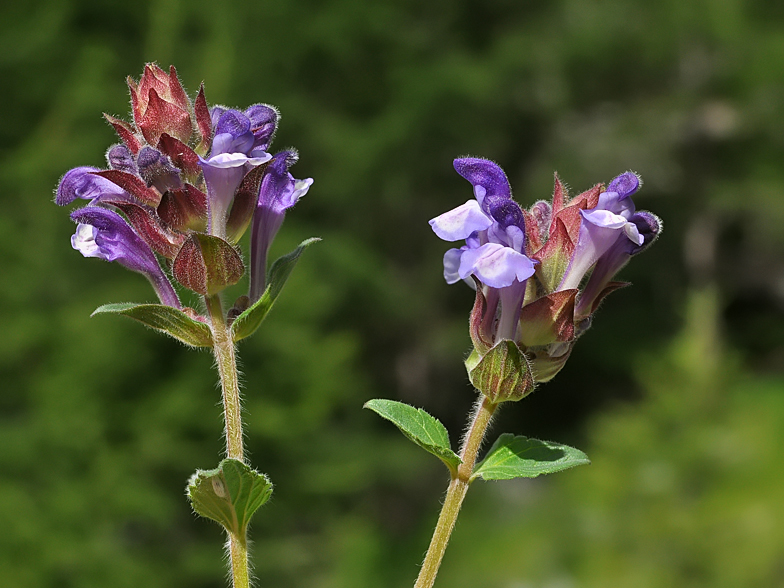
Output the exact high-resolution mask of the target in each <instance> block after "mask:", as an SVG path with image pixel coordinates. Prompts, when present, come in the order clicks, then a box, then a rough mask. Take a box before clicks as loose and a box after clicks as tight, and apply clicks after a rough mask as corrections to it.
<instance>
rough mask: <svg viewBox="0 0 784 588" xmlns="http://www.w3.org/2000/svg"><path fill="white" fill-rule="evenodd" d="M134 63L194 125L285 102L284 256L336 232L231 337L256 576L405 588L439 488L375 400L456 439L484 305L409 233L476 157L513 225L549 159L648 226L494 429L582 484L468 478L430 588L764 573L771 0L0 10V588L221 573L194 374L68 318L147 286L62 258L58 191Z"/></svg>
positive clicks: (215, 447) (780, 274)
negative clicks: (372, 404) (241, 394)
mask: <svg viewBox="0 0 784 588" xmlns="http://www.w3.org/2000/svg"><path fill="white" fill-rule="evenodd" d="M152 60H155V61H157V62H158V63H160V64H161V65H162V66H164V67H165V66H168V65H169V63H174V64H175V65H176V66H177V68H178V71H179V73H180V77H181V79H182V81H183V83H184V84H185V86H186V88H187V89H188V90H189V91H191V92H194V91H195V90H196V89H197V88H198V85H199V83H200V82H201V81H202V80H203V81H204V82H205V86H206V92H207V99H208V101H210V102H211V103H213V104H214V103H223V104H228V105H232V106H239V107H245V106H247V105H249V104H252V103H254V102H260V101H261V102H268V103H272V104H275V105H277V106H278V107H279V108H280V110H281V112H282V114H283V118H282V122H281V126H280V129H279V132H278V135H277V138H276V141H275V147H277V148H278V149H280V148H284V147H287V146H296V147H297V148H298V149H299V150H300V153H301V161H300V163H299V164H298V165H297V166H296V168H295V169H294V173H295V175H296V176H297V177H311V176H312V177H313V178H314V179H315V184H314V186H313V188H312V189H311V191H310V192H309V193H308V195H307V197H306V198H305V199H303V200H302V201H301V202H300V203H299V204H298V205H297V207H296V208H295V209H293V210H292V211H291V212H290V213H289V215H288V218H287V220H286V223H285V224H284V227H283V229H282V231H281V233H280V235H279V237H278V240H277V241H276V243H275V246H274V251H273V254H282V253H284V252H286V251H288V250H289V249H291V248H293V247H294V246H295V245H296V243H298V242H299V241H300V240H302V239H304V238H306V237H310V236H313V235H317V236H321V237H323V239H324V241H323V243H320V244H318V245H317V246H314V247H312V248H311V249H310V250H308V251H307V253H306V254H305V255H304V256H303V258H302V260H301V262H300V264H299V266H298V267H297V268H296V270H295V272H294V275H293V276H292V278H291V280H290V282H289V284H288V285H287V287H286V289H285V290H284V292H283V295H282V296H281V298H280V301H279V304H278V305H277V306H276V307H275V309H274V311H273V313H272V315H271V316H270V318H269V319H268V321H267V322H266V323H265V324H264V326H263V329H262V330H261V331H260V333H259V334H257V335H256V336H255V337H254V338H253V339H250V340H248V341H245V342H243V343H242V344H241V345H240V357H241V361H242V370H243V374H244V376H243V377H244V381H245V396H246V404H245V406H246V415H247V420H246V422H247V445H248V448H249V450H250V457H251V460H252V462H253V464H254V465H255V466H256V467H258V468H259V469H260V470H262V471H264V472H267V473H268V474H269V475H270V477H271V478H272V480H273V481H274V482H275V484H276V490H275V495H274V497H273V500H272V502H271V503H270V504H268V505H267V506H266V507H265V508H264V509H263V510H262V511H260V512H259V513H258V515H257V517H256V519H255V521H254V524H253V528H252V537H253V539H254V540H255V543H254V545H253V548H252V554H253V561H254V563H255V568H256V572H257V575H258V577H259V582H258V585H259V586H275V587H279V588H288V587H291V588H293V587H297V588H332V587H334V588H368V587H370V586H373V587H379V588H382V587H393V586H394V587H399V586H409V585H411V584H412V583H413V579H414V577H415V575H416V573H417V564H418V563H419V562H420V561H421V557H422V555H423V553H424V550H425V548H426V545H427V542H428V539H429V535H430V532H431V529H432V526H433V524H434V521H435V517H436V514H437V510H438V507H439V500H440V498H441V496H442V492H443V490H444V488H445V485H446V482H447V479H446V472H445V470H444V469H443V466H442V465H441V464H440V463H438V461H437V460H436V459H435V458H433V457H432V456H429V455H427V454H425V453H424V452H422V451H420V450H418V449H417V448H416V447H414V446H413V445H412V444H410V443H408V442H407V441H406V440H405V439H404V438H403V437H401V436H400V435H399V434H398V433H397V431H395V430H394V428H393V427H392V426H391V425H389V424H388V423H386V422H383V421H381V420H380V419H378V418H377V417H376V416H375V415H373V414H371V413H370V412H368V411H363V410H361V406H362V404H363V402H365V401H366V400H368V399H370V398H373V397H385V398H392V399H396V400H402V401H405V402H409V403H412V404H415V405H417V406H420V407H423V408H425V409H427V410H428V411H429V412H430V413H432V414H434V415H435V416H437V417H438V418H440V419H441V420H442V421H443V422H444V423H445V424H446V425H447V427H448V428H449V430H450V432H451V436H452V440H453V444H456V443H457V439H458V437H459V435H460V433H461V430H462V426H463V421H464V415H465V413H466V411H467V410H468V408H469V407H470V405H471V403H472V400H473V396H474V394H473V392H472V390H471V389H470V387H469V386H468V384H467V380H466V376H465V372H464V369H463V367H462V364H461V361H462V359H463V357H464V354H465V352H466V351H467V350H468V348H469V345H470V341H469V338H468V336H467V330H466V326H467V313H468V311H469V309H470V307H471V304H472V301H473V296H472V293H471V292H470V290H469V289H468V288H466V287H464V286H462V285H460V284H458V285H454V286H451V287H448V286H447V285H446V284H445V283H444V282H443V279H442V277H441V271H442V268H441V256H442V254H443V252H444V251H445V250H446V249H447V248H448V245H447V244H446V243H444V242H442V241H440V240H439V239H438V238H436V237H435V235H433V234H432V232H431V231H430V229H429V227H428V225H427V221H428V219H430V218H432V217H433V216H435V215H437V214H440V213H441V212H443V211H445V210H447V209H449V208H452V207H454V206H456V205H458V204H461V203H462V202H464V201H465V200H467V199H468V198H470V196H471V189H470V186H469V185H468V184H467V183H466V182H465V181H464V180H463V179H462V178H460V177H459V176H458V175H457V174H456V173H455V172H454V171H453V169H452V165H451V162H452V159H453V158H454V157H457V156H460V155H465V154H471V155H475V156H482V157H487V158H491V159H493V160H495V161H497V162H498V163H500V164H501V165H502V166H503V167H504V169H505V170H506V171H507V173H508V175H509V178H510V180H511V183H512V186H513V189H514V193H515V197H516V198H517V200H518V201H519V202H520V203H521V204H523V205H524V206H527V205H530V204H531V203H533V202H534V201H535V200H537V199H540V198H547V197H548V196H549V194H550V193H551V190H552V173H553V171H554V170H558V172H559V173H560V174H561V177H562V178H563V179H564V180H565V181H566V182H568V183H569V184H570V185H571V186H572V187H573V188H574V189H575V190H582V189H585V188H588V187H590V186H592V185H593V184H594V183H596V182H599V181H605V182H606V181H609V180H610V179H611V178H612V177H613V176H615V175H617V174H618V173H621V172H623V171H625V170H627V169H634V170H635V171H637V172H639V173H640V174H641V175H642V177H643V179H644V180H645V185H644V187H643V189H642V191H641V192H640V194H639V196H638V197H636V202H637V204H638V206H639V207H640V208H645V209H650V210H652V211H654V212H656V213H657V214H658V215H659V216H661V217H662V218H663V219H664V223H665V231H664V234H663V236H662V238H661V239H660V241H659V242H658V243H657V244H656V245H655V246H654V247H653V248H652V249H651V250H650V251H649V252H646V253H645V254H643V255H642V256H640V257H638V258H635V259H634V260H633V263H632V264H630V266H629V267H628V268H626V269H625V270H624V271H623V273H622V276H621V277H622V278H623V279H627V280H630V281H632V282H634V287H633V288H629V289H626V290H623V291H621V292H619V293H616V294H614V295H613V296H612V297H611V298H610V299H609V300H608V302H607V303H606V304H605V305H604V306H603V307H602V309H601V310H600V312H599V314H598V316H597V317H596V318H597V320H596V321H595V326H594V327H593V328H592V330H591V331H589V332H588V333H587V334H586V335H585V336H584V338H583V339H582V340H581V341H580V343H579V344H578V345H577V347H576V349H575V351H574V353H573V355H572V358H571V359H570V361H569V363H568V364H567V366H566V368H565V369H564V371H563V372H562V373H561V374H560V375H559V376H558V378H556V379H555V380H554V381H553V382H552V383H549V384H547V385H545V386H542V387H541V389H540V390H539V391H537V392H536V393H535V394H534V395H533V396H532V397H529V398H527V399H526V400H525V401H523V402H520V403H518V404H516V405H513V406H508V407H505V408H504V410H503V411H502V414H501V416H500V418H499V419H498V421H497V422H496V426H495V428H494V432H495V433H496V434H497V433H501V432H512V433H518V434H526V435H529V436H536V437H541V438H545V439H551V440H554V441H560V442H565V443H570V444H573V445H576V446H578V447H580V448H581V449H583V450H585V451H586V452H587V453H588V454H589V456H591V458H592V459H593V465H591V466H590V467H583V468H579V469H577V470H573V471H569V472H566V473H563V474H559V475H558V476H553V477H552V478H549V479H548V478H545V479H537V480H533V481H517V482H498V483H485V484H482V483H477V484H476V485H475V487H474V488H473V489H472V491H471V493H469V495H468V499H467V502H466V507H465V510H464V512H463V516H462V518H461V520H460V522H459V523H458V527H457V530H456V533H455V536H454V539H453V543H452V546H451V547H450V550H449V551H448V552H447V556H446V559H445V562H444V567H443V571H442V574H441V577H440V579H439V582H438V584H437V585H438V586H440V587H441V588H469V587H471V588H534V587H535V588H572V587H594V586H596V587H603V588H606V587H635V588H636V587H641V588H647V587H657V588H658V587H662V588H665V587H672V586H677V587H681V586H683V587H706V588H707V587H719V588H722V587H727V588H730V587H738V586H744V587H766V588H767V587H782V586H784V466H782V455H783V454H784V312H783V310H784V261H783V260H784V257H783V256H782V252H783V250H784V231H782V225H783V223H784V8H782V5H781V3H779V2H773V1H767V2H765V1H761V0H758V1H751V0H749V1H746V2H744V1H741V0H704V1H688V0H687V1H684V0H662V1H659V2H655V3H654V2H646V1H644V0H636V1H633V0H619V1H617V2H610V1H584V0H553V1H550V2H531V1H524V0H491V1H484V2H479V1H464V2H452V1H447V0H430V1H426V2H423V1H421V0H416V1H413V0H399V1H392V0H376V1H374V2H357V1H356V0H337V1H333V2H317V1H310V2H304V1H291V2H230V1H228V2H222V3H213V2H205V1H203V0H191V1H190V2H185V1H182V0H160V1H158V2H125V3H119V2H103V1H97V0H93V1H90V0H81V1H65V0H30V1H27V2H19V3H14V4H10V3H5V4H4V5H3V8H2V9H0V80H2V83H1V84H0V85H1V87H2V89H1V90H0V113H2V114H1V115H0V117H1V118H0V120H1V121H2V124H0V187H1V189H2V191H1V192H0V194H1V196H0V198H2V213H1V214H0V260H1V261H0V264H2V265H0V269H2V273H1V274H0V276H1V277H0V308H2V311H0V313H1V314H0V329H1V332H2V337H0V387H1V388H2V392H1V393H0V583H2V584H3V585H7V586H14V587H26V586H32V587H37V586H42V587H74V588H77V587H78V588H83V587H84V588H87V587H102V588H104V587H106V588H108V587H136V588H138V587H142V586H144V587H151V588H156V587H164V586H165V587H167V588H174V587H189V588H197V587H204V588H206V587H213V586H215V587H217V586H224V585H225V584H226V579H225V576H226V573H225V569H224V562H223V559H222V552H221V543H222V541H223V538H222V536H221V533H220V532H219V529H218V527H217V526H216V525H214V524H213V523H210V522H208V521H205V520H199V519H196V518H195V517H194V516H193V515H192V514H191V512H190V509H189V507H188V505H187V503H186V501H185V497H184V486H185V482H186V480H187V478H188V477H189V476H190V474H191V473H192V472H193V471H194V470H195V469H196V468H197V467H198V468H210V467H214V466H215V465H216V464H217V462H218V460H219V457H220V454H221V451H222V437H221V430H222V422H221V416H220V409H219V406H218V403H219V393H218V390H217V388H216V376H215V375H214V372H213V371H212V359H211V357H210V355H209V354H208V353H206V352H201V353H197V352H193V351H190V350H187V349H185V348H183V347H181V346H179V345H178V344H177V343H175V342H173V341H172V340H169V339H165V338H163V337H160V336H157V335H156V334H154V333H152V332H151V331H148V330H145V329H143V328H142V327H141V326H140V325H138V324H135V323H133V322H132V321H130V320H125V319H119V318H113V317H99V318H93V319H91V318H89V315H90V313H91V312H92V310H93V309H94V308H96V307H97V306H99V305H101V304H104V303H107V302H123V301H138V302H141V301H150V300H151V299H152V291H151V290H150V288H149V286H148V284H147V283H146V282H145V280H143V279H142V278H141V277H139V276H138V275H136V274H132V273H130V272H127V271H125V270H123V269H122V268H121V267H119V266H115V265H111V264H106V263H102V262H100V261H98V260H94V259H89V260H86V259H83V258H82V257H81V256H80V255H79V254H78V253H77V252H75V251H73V250H72V249H71V247H70V245H69V236H70V234H71V233H72V231H73V229H74V226H73V224H72V223H71V222H70V220H69V219H68V211H66V210H63V209H59V208H58V207H56V206H55V205H54V204H53V202H52V194H53V190H54V187H55V186H56V184H57V182H58V179H59V177H60V176H61V175H62V174H63V173H64V172H65V171H66V170H68V169H69V168H71V167H74V166H76V165H96V166H101V165H103V153H104V152H105V150H106V149H107V147H108V146H109V145H110V144H112V143H113V142H115V141H116V139H115V137H114V134H113V132H112V130H111V128H110V127H109V126H108V125H107V124H106V123H105V122H104V121H103V119H102V118H101V112H104V111H105V112H109V113H111V114H115V115H118V116H122V117H127V113H128V110H129V104H128V98H127V93H126V88H125V83H124V78H125V76H126V75H132V76H134V77H138V76H139V75H140V74H141V71H142V68H143V65H144V63H145V62H146V61H152ZM238 293H240V290H238V291H237V292H236V293H235V294H238ZM190 302H191V303H192V304H194V305H195V304H197V302H196V301H195V300H191V301H190Z"/></svg>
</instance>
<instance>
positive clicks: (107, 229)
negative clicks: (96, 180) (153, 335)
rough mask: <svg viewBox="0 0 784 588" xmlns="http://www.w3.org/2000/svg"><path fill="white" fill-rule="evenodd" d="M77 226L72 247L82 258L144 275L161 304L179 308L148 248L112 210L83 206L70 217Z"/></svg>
mask: <svg viewBox="0 0 784 588" xmlns="http://www.w3.org/2000/svg"><path fill="white" fill-rule="evenodd" d="M71 219H72V220H73V221H74V222H76V223H78V225H77V227H76V232H75V233H74V235H73V236H72V237H71V246H72V247H73V248H74V249H76V250H77V251H79V252H80V253H81V254H82V255H84V256H85V257H98V258H100V259H104V260H106V261H116V262H118V263H119V264H120V265H122V266H124V267H126V268H128V269H129V270H132V271H135V272H138V273H140V274H142V275H144V276H145V277H146V278H147V279H148V280H149V281H150V283H151V284H152V286H153V288H155V291H156V293H157V294H158V297H159V298H160V300H161V302H162V303H163V304H166V305H167V306H173V307H175V308H181V304H180V300H179V298H178V297H177V293H176V292H175V291H174V288H172V285H171V282H169V279H168V278H167V277H166V275H165V274H164V273H163V270H161V266H160V265H159V264H158V260H157V259H156V257H155V254H153V252H152V249H150V246H149V245H147V243H145V242H144V241H143V240H142V239H141V237H139V236H138V235H137V234H136V233H135V232H134V230H133V229H132V228H131V227H130V226H128V224H127V223H126V222H125V220H124V219H123V218H122V217H121V216H120V215H119V214H117V213H116V212H115V211H113V210H109V209H108V208H102V207H100V206H85V207H84V208H80V209H78V210H76V211H74V212H73V213H71Z"/></svg>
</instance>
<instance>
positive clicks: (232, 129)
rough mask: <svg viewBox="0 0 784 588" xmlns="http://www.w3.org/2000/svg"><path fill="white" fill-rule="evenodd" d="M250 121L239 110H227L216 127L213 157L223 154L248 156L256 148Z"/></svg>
mask: <svg viewBox="0 0 784 588" xmlns="http://www.w3.org/2000/svg"><path fill="white" fill-rule="evenodd" d="M254 141H255V138H254V136H253V133H252V132H251V122H250V119H249V118H248V117H247V116H245V115H244V114H243V113H241V112H240V111H239V110H226V111H224V112H223V113H222V114H221V115H220V118H219V119H218V123H217V125H216V126H215V138H214V139H213V140H212V151H211V152H210V154H211V155H212V156H216V155H219V154H221V153H243V154H245V155H247V154H248V153H250V151H251V149H253V147H254Z"/></svg>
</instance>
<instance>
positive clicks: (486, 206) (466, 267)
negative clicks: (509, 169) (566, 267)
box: [430, 158, 535, 341]
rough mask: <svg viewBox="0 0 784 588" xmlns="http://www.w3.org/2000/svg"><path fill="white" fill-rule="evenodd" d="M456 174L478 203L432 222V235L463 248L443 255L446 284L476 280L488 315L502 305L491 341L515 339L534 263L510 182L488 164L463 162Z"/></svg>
mask: <svg viewBox="0 0 784 588" xmlns="http://www.w3.org/2000/svg"><path fill="white" fill-rule="evenodd" d="M454 167H455V170H456V171H457V173H459V174H460V175H461V176H463V177H464V178H465V179H467V180H468V181H469V182H471V184H472V185H473V187H474V196H475V198H476V200H469V201H468V202H466V203H465V204H462V205H461V206H458V207H457V208H455V209H453V210H450V211H448V212H445V213H444V214H442V215H440V216H437V217H436V218H434V219H431V220H430V226H431V227H432V228H433V232H435V234H436V235H438V236H439V237H440V238H441V239H444V240H445V241H460V240H463V239H465V241H466V244H465V245H464V246H462V247H460V248H459V249H450V250H449V251H447V252H446V253H445V254H444V278H445V279H446V281H447V283H449V284H453V283H455V282H457V281H458V280H461V279H462V280H466V279H468V278H469V277H470V276H474V277H476V278H477V279H478V280H479V281H480V282H481V283H482V284H483V285H484V286H486V292H485V296H486V298H487V303H488V312H490V311H491V309H493V312H494V309H495V308H496V306H497V304H498V303H499V302H500V304H501V316H500V319H499V323H498V327H497V330H496V333H495V340H496V341H498V340H500V339H514V337H515V332H516V329H517V322H518V319H519V316H520V310H521V308H522V303H523V295H524V294H525V282H526V280H527V279H528V278H530V277H531V276H532V275H533V274H534V265H535V262H534V261H533V260H531V259H530V258H528V257H527V256H526V255H525V254H524V249H525V221H524V217H523V212H522V210H521V208H520V206H519V205H518V204H517V203H516V202H515V201H514V200H512V191H511V188H510V186H509V180H508V179H507V177H506V174H505V173H504V172H503V170H502V169H501V168H500V167H499V166H498V165H497V164H495V163H493V162H492V161H488V160H486V159H477V158H462V159H456V160H455V161H454Z"/></svg>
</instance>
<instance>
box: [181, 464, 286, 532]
mask: <svg viewBox="0 0 784 588" xmlns="http://www.w3.org/2000/svg"><path fill="white" fill-rule="evenodd" d="M187 494H188V498H190V500H191V505H192V506H193V510H195V511H196V513H197V514H200V515H201V516H203V517H206V518H208V519H212V520H213V521H215V522H217V523H220V524H221V525H223V527H225V528H226V530H227V531H229V532H230V533H231V534H232V535H234V536H235V537H237V538H239V539H240V540H243V541H244V540H245V533H246V531H247V528H248V523H249V522H250V519H251V517H252V516H253V513H255V512H256V511H257V510H258V509H259V508H260V507H261V506H262V505H263V504H264V503H265V502H267V501H268V500H269V499H270V496H271V495H272V484H271V483H270V481H269V478H267V476H265V475H264V474H260V473H259V472H257V471H256V470H253V469H251V468H250V467H249V466H247V465H245V464H244V463H242V462H241V461H239V460H237V459H224V460H223V461H222V462H220V465H219V466H218V467H217V468H216V469H214V470H197V471H196V473H195V474H193V476H192V477H191V479H190V480H189V481H188V488H187Z"/></svg>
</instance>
